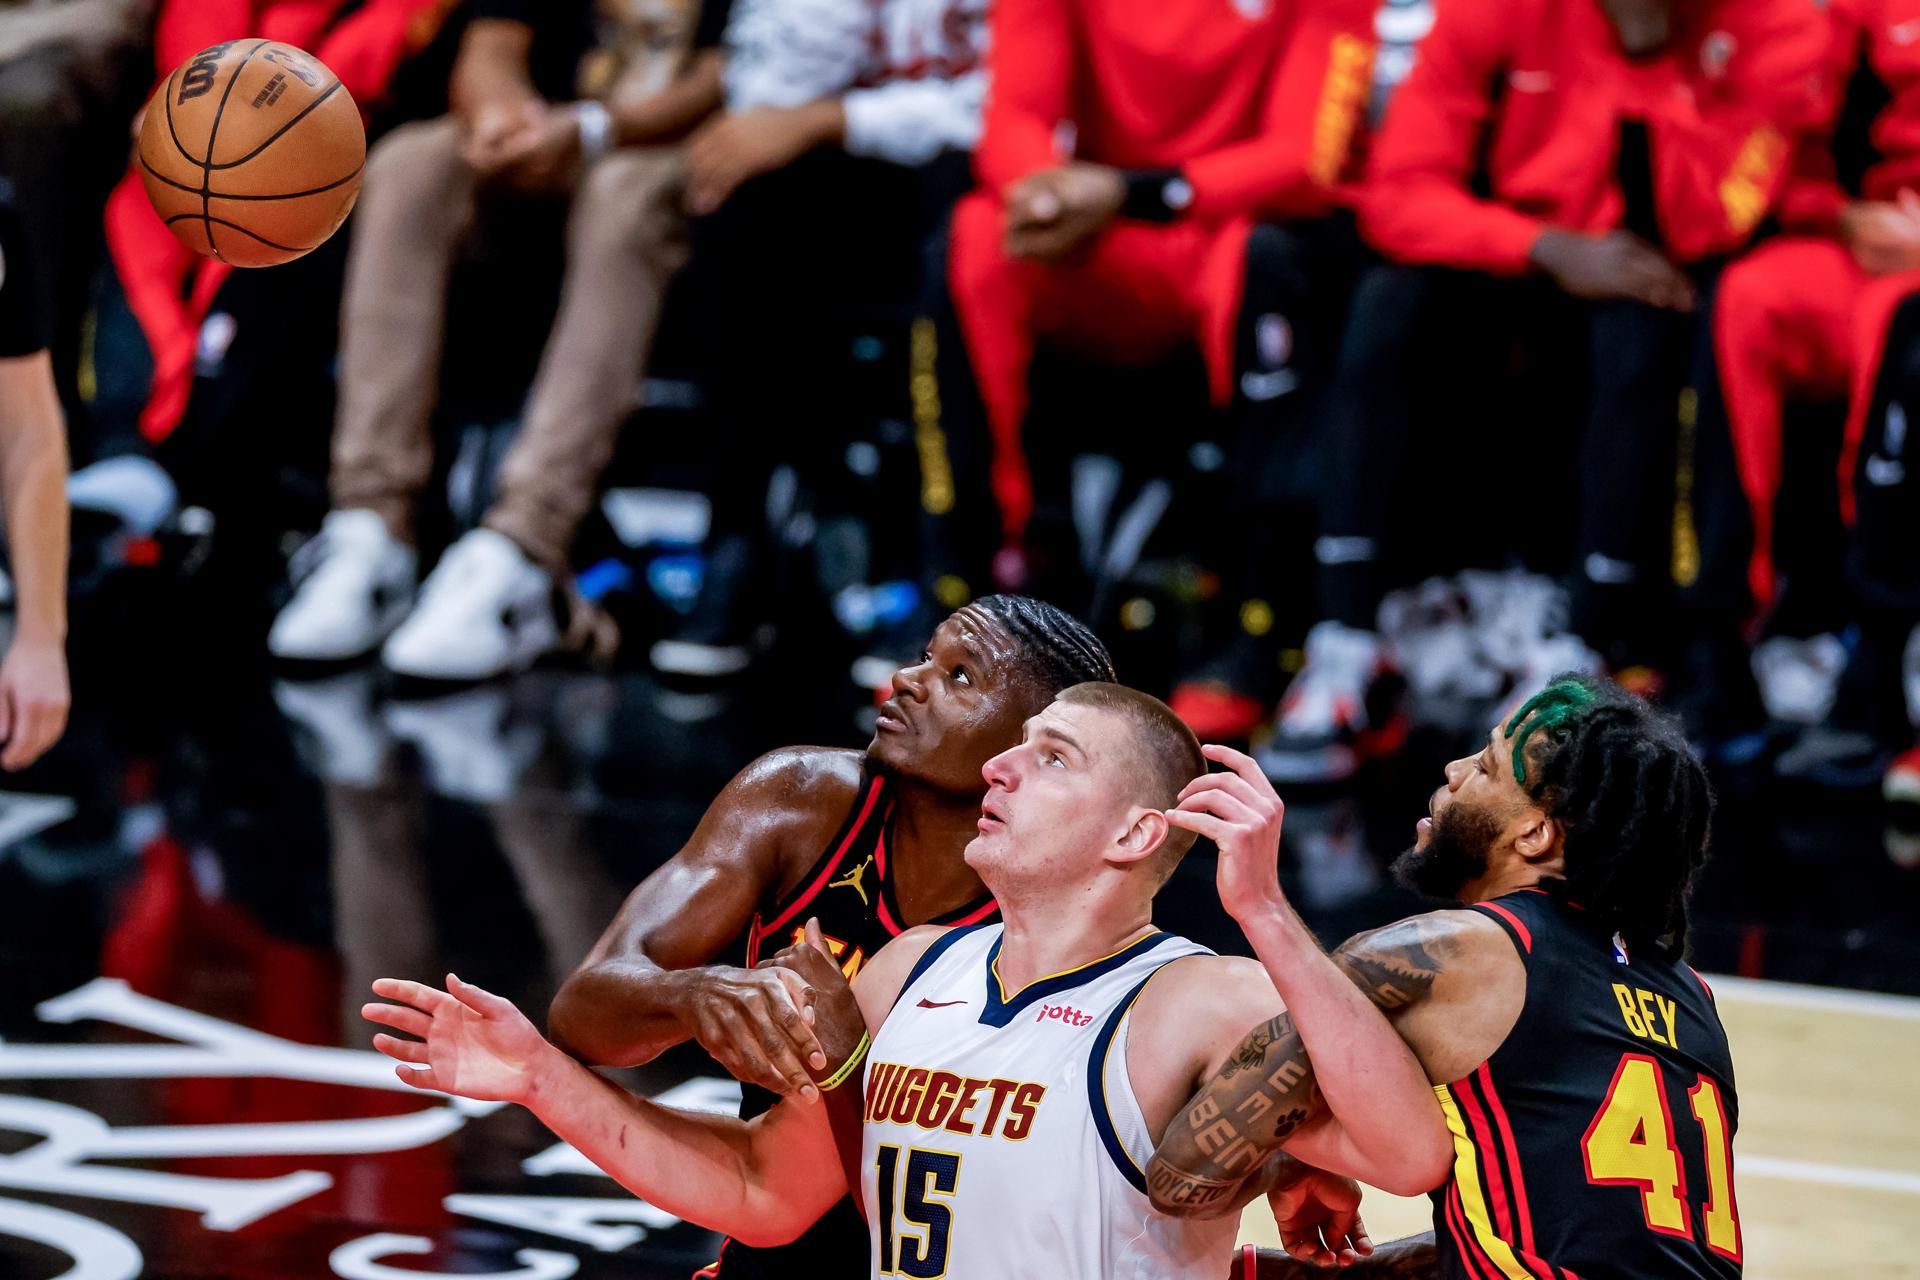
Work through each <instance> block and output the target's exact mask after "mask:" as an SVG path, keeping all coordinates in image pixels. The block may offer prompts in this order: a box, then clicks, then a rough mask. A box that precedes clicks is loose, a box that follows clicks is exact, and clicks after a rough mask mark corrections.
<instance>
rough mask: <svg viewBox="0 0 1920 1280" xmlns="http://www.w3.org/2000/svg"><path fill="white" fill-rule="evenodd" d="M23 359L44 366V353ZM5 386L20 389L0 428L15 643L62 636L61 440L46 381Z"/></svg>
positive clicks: (57, 640)
mask: <svg viewBox="0 0 1920 1280" xmlns="http://www.w3.org/2000/svg"><path fill="white" fill-rule="evenodd" d="M28 359H31V360H35V361H40V362H45V361H46V360H47V356H46V355H45V354H44V353H43V354H40V355H37V356H32V357H28ZM22 381H23V380H19V379H12V380H9V385H10V386H12V387H14V388H16V389H18V390H21V391H23V392H24V394H20V395H18V396H17V397H16V398H15V402H14V403H10V404H8V405H7V406H6V407H5V413H6V417H7V421H6V422H5V423H4V425H0V509H4V510H5V512H6V528H7V559H8V563H9V566H10V568H11V570H12V573H13V581H14V593H15V598H16V599H17V600H18V605H17V608H16V613H17V616H18V619H19V625H18V628H17V630H16V632H15V634H16V637H17V638H18V639H21V640H32V641H36V642H41V643H46V644H50V645H55V646H58V645H63V644H65V642H66V638H67V526H68V514H67V438H66V430H65V426H64V423H63V421H62V417H61V413H60V402H59V400H58V399H56V398H55V396H54V393H53V380H52V378H51V377H50V376H47V377H35V378H32V379H28V380H24V382H25V386H24V387H22V386H21V383H22Z"/></svg>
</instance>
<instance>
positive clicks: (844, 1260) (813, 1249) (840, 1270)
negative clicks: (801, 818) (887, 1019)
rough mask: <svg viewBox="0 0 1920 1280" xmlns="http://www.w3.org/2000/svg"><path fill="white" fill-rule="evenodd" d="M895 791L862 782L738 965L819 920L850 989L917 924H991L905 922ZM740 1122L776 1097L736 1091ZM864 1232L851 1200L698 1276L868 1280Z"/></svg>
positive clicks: (762, 919) (965, 910) (732, 1250)
mask: <svg viewBox="0 0 1920 1280" xmlns="http://www.w3.org/2000/svg"><path fill="white" fill-rule="evenodd" d="M893 804H894V794H893V784H892V783H891V782H890V781H889V780H888V779H887V777H886V776H885V775H884V774H879V773H872V774H868V775H866V776H865V777H863V778H862V780H861V784H860V792H859V794H858V796H856V797H855V799H854V802H853V807H852V808H851V809H849V810H848V811H847V819H846V821H845V822H844V823H842V824H841V826H840V830H839V832H838V834H836V835H835V836H834V838H833V839H832V841H830V842H829V843H828V845H827V847H826V848H825V849H824V850H822V851H821V853H820V858H819V860H818V861H817V862H815V863H814V865H813V866H812V867H811V868H810V869H809V870H808V871H807V874H806V875H804V876H802V877H801V878H800V883H799V884H798V886H796V887H795V888H794V889H793V890H792V891H790V892H789V893H788V894H786V896H785V897H783V898H780V899H779V900H777V901H773V902H769V903H766V904H765V905H764V906H763V907H762V908H761V910H760V911H759V912H757V913H756V914H755V915H754V918H753V924H752V925H751V927H749V928H748V930H747V945H746V954H745V956H744V957H742V962H743V963H744V964H745V965H746V966H747V967H748V968H752V967H753V966H754V965H756V964H758V963H759V962H760V961H761V960H763V959H765V958H766V957H768V956H770V955H773V954H774V953H775V952H778V951H781V950H784V949H785V948H787V947H789V946H791V945H793V943H795V942H796V941H799V940H800V939H801V938H802V937H803V936H804V935H805V932H806V927H807V919H808V918H809V917H818V919H819V921H820V930H821V932H822V933H824V934H826V936H827V946H828V947H829V948H830V949H831V950H832V951H833V953H834V955H835V956H836V957H838V958H839V960H840V967H841V968H842V969H843V970H844V971H845V972H846V975H847V978H848V979H849V980H851V979H852V978H853V975H854V974H855V973H857V972H859V970H860V966H861V965H863V964H865V963H866V962H867V959H868V958H869V957H870V956H872V955H873V953H874V952H876V951H878V950H879V949H880V948H881V947H884V946H886V945H887V943H889V942H891V941H893V939H895V938H897V937H899V936H900V935H901V934H902V933H904V932H906V930H907V928H908V927H909V925H913V924H922V923H926V924H947V925H957V926H966V925H974V924H980V923H982V922H983V921H987V920H992V919H996V918H997V915H998V908H997V907H996V906H995V905H994V901H993V898H992V897H991V896H989V895H987V894H985V893H983V894H982V895H981V896H980V897H979V898H977V899H975V900H974V901H973V902H970V903H968V904H967V905H965V906H963V907H961V908H960V909H959V910H957V911H951V912H948V913H947V914H946V915H943V916H940V917H938V918H937V919H934V920H931V921H919V920H914V921H908V920H904V919H902V918H901V912H900V904H899V903H898V902H897V901H895V899H894V892H893V876H892V866H891V864H890V863H889V861H888V844H889V843H890V840H891V837H892V832H893ZM742 1093H743V1096H742V1098H741V1103H740V1114H741V1116H742V1117H752V1116H757V1115H760V1114H761V1113H762V1112H764V1111H766V1110H767V1109H768V1108H770V1107H772V1106H773V1104H774V1102H775V1101H776V1098H775V1096H774V1095H773V1094H771V1093H768V1092H767V1091H766V1090H764V1089H760V1088H756V1087H755V1086H753V1085H744V1086H742ZM868 1249H869V1246H868V1243H867V1224H866V1220H865V1219H863V1218H862V1217H861V1216H860V1210H859V1209H858V1208H857V1207H855V1205H854V1202H853V1200H852V1198H851V1197H849V1198H847V1199H845V1200H842V1201H841V1202H840V1203H839V1204H837V1205H835V1206H834V1207H833V1208H832V1209H830V1210H828V1211H827V1215H826V1216H825V1217H823V1218H822V1219H820V1221H818V1222H816V1223H815V1224H814V1225H813V1226H812V1227H811V1228H809V1229H808V1231H807V1233H806V1234H805V1235H803V1236H801V1237H800V1238H799V1239H798V1240H795V1241H794V1242H793V1243H792V1244H785V1245H779V1246H777V1247H774V1248H770V1249H755V1248H750V1247H749V1246H747V1245H743V1244H741V1243H740V1242H739V1241H738V1240H728V1241H727V1242H726V1245H725V1246H724V1247H723V1248H722V1249H721V1251H720V1260H719V1262H717V1263H716V1264H715V1265H714V1266H713V1267H712V1268H710V1269H708V1270H707V1271H704V1272H702V1273H701V1275H702V1276H712V1277H718V1278H719V1280H760V1278H761V1277H765V1278H766V1280H796V1277H802V1276H804V1277H807V1278H808V1280H812V1277H816V1276H817V1277H820V1278H821V1280H838V1278H839V1277H841V1276H847V1277H859V1276H864V1275H866V1274H867V1254H868Z"/></svg>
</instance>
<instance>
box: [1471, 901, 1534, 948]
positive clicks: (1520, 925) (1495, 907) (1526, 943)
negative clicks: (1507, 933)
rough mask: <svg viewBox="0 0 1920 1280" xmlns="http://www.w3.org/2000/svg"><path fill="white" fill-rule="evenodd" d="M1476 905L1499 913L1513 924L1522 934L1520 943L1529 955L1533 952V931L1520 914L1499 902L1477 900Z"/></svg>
mask: <svg viewBox="0 0 1920 1280" xmlns="http://www.w3.org/2000/svg"><path fill="white" fill-rule="evenodd" d="M1474 905H1475V906H1479V907H1485V908H1486V909H1487V910H1489V911H1492V912H1495V913H1497V914H1498V915H1499V916H1500V918H1501V919H1502V920H1505V921H1506V922H1507V923H1508V924H1510V925H1512V926H1513V931H1514V932H1515V933H1517V934H1519V935H1520V945H1521V946H1523V947H1525V948H1526V949H1527V954H1528V955H1532V954H1533V931H1532V930H1530V929H1528V928H1527V926H1526V923H1525V922H1524V921H1523V920H1521V919H1520V917H1519V916H1517V915H1515V914H1513V912H1511V911H1509V910H1507V909H1506V908H1505V907H1503V906H1501V905H1500V904H1499V903H1497V902H1477V903H1475V904H1474Z"/></svg>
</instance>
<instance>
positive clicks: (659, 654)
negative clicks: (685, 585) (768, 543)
mask: <svg viewBox="0 0 1920 1280" xmlns="http://www.w3.org/2000/svg"><path fill="white" fill-rule="evenodd" d="M758 569H759V566H758V563H757V556H756V554H755V552H754V549H753V547H752V545H751V543H750V541H749V539H747V538H746V537H744V536H740V535H733V536H729V537H725V538H721V539H719V540H718V541H716V542H715V543H714V544H713V545H712V546H711V547H709V548H708V551H707V558H706V566H705V575H704V577H703V578H702V580H701V583H700V596H699V599H698V601H697V602H696V603H695V605H694V608H693V612H692V614H690V615H689V616H688V618H687V620H686V622H685V623H684V624H683V625H682V626H681V627H680V628H679V630H678V631H677V632H676V633H675V634H674V635H672V636H669V637H667V638H665V639H661V640H656V641H655V642H654V644H653V648H652V649H651V650H650V651H649V653H648V658H649V660H650V661H651V662H652V663H653V669H654V670H655V671H658V672H659V673H660V674H662V675H668V676H680V677H683V678H686V679H689V680H726V679H729V678H731V677H734V676H738V675H740V674H742V673H744V672H745V671H746V670H747V668H748V667H750V666H752V665H753V661H754V659H755V658H756V657H758V656H759V655H760V654H761V653H763V652H765V650H766V647H767V644H768V641H769V640H770V639H771V635H770V631H771V628H769V627H766V626H763V625H760V624H757V623H756V622H754V621H752V620H751V619H750V618H749V616H748V609H749V607H750V605H751V602H752V600H753V598H754V596H755V594H756V593H755V592H754V591H753V590H752V584H753V581H754V578H755V575H756V573H757V572H758Z"/></svg>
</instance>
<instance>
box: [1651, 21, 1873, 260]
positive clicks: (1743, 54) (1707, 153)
mask: <svg viewBox="0 0 1920 1280" xmlns="http://www.w3.org/2000/svg"><path fill="white" fill-rule="evenodd" d="M1724 13H1725V17H1726V22H1727V26H1728V28H1729V31H1728V33H1727V34H1728V35H1730V36H1731V39H1732V45H1733V49H1734V52H1733V55H1732V58H1731V60H1730V61H1729V62H1728V65H1727V68H1726V70H1725V72H1724V73H1723V74H1722V76H1721V78H1720V83H1719V84H1717V85H1712V84H1709V85H1703V86H1699V87H1698V88H1697V89H1695V90H1694V91H1689V87H1688V86H1687V85H1686V84H1684V83H1683V82H1682V81H1681V80H1680V78H1679V76H1678V75H1677V74H1675V73H1674V72H1673V71H1671V70H1670V69H1669V68H1668V67H1665V66H1663V67H1659V68H1650V69H1649V70H1648V72H1647V73H1646V75H1647V76H1648V77H1650V78H1651V77H1661V79H1660V80H1659V81H1658V82H1657V83H1653V84H1650V85H1649V88H1650V89H1651V90H1652V91H1651V92H1650V93H1649V94H1648V95H1647V96H1646V97H1645V98H1644V99H1643V101H1645V102H1647V103H1648V105H1647V107H1646V108H1645V109H1644V111H1643V112H1642V113H1641V114H1642V115H1643V117H1644V119H1645V120H1646V122H1647V132H1648V136H1649V138H1650V140H1651V145H1652V151H1653V182H1654V202H1655V204H1656V205H1657V206H1658V211H1659V217H1660V228H1661V232H1662V235H1663V236H1664V238H1665V240H1666V242H1667V249H1668V250H1669V251H1670V252H1671V253H1672V254H1673V256H1674V257H1675V258H1676V259H1678V260H1680V261H1682V262H1696V261H1699V260H1700V259H1702V258H1708V257H1714V256H1717V255H1720V254H1727V253H1732V252H1734V251H1735V250H1737V249H1739V248H1741V247H1743V246H1744V245H1745V244H1746V243H1747V241H1748V240H1749V239H1751V238H1752V236H1753V232H1754V229H1755V228H1756V227H1758V226H1759V225H1760V222H1761V220H1762V219H1763V218H1765V217H1766V216H1767V214H1768V213H1770V212H1772V211H1773V210H1774V209H1775V207H1776V206H1777V205H1778V204H1779V202H1780V198H1781V195H1782V190H1783V188H1784V187H1785V186H1786V182H1787V177H1788V174H1789V173H1790V172H1791V171H1792V168H1793V160H1794V154H1795V148H1796V147H1797V146H1798V144H1799V143H1800V140H1801V139H1802V138H1804V137H1806V136H1807V135H1808V134H1809V133H1810V132H1816V131H1818V130H1819V128H1820V127H1821V126H1822V125H1823V124H1824V123H1825V122H1826V121H1827V120H1829V119H1831V117H1832V114H1833V110H1834V102H1835V99H1836V97H1837V94H1836V91H1835V90H1834V89H1833V88H1832V87H1831V81H1832V78H1833V73H1832V67H1831V64H1830V59H1829V56H1828V50H1829V48H1830V40H1831V28H1830V26H1829V25H1828V21H1827V19H1826V17H1825V16H1824V15H1823V14H1822V13H1821V12H1820V11H1819V10H1817V9H1816V8H1814V6H1813V5H1812V4H1810V3H1808V0H1752V2H1750V3H1742V4H1733V5H1728V6H1726V8H1725V10H1724Z"/></svg>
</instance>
